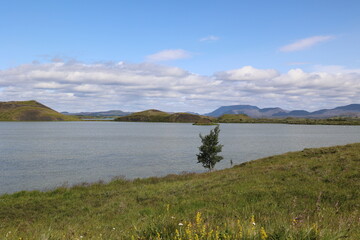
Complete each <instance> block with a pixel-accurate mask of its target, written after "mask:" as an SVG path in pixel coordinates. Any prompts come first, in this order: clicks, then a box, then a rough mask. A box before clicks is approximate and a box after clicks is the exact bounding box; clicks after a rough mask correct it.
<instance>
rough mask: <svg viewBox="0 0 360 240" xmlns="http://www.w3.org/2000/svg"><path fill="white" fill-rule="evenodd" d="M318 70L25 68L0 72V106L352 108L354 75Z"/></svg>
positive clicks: (358, 81) (358, 95)
mask: <svg viewBox="0 0 360 240" xmlns="http://www.w3.org/2000/svg"><path fill="white" fill-rule="evenodd" d="M324 69H325V68H323V69H321V68H320V67H319V69H318V70H317V71H314V72H305V71H303V70H302V69H300V68H294V69H291V70H289V71H288V72H286V73H279V72H278V71H276V70H275V69H257V68H254V67H252V66H245V67H241V68H238V69H233V70H228V71H223V72H218V73H215V74H214V75H212V76H204V75H198V74H195V73H191V72H189V71H186V70H184V69H181V68H177V67H169V66H164V65H159V64H154V63H139V64H129V63H124V62H120V63H100V64H84V63H80V62H49V63H42V64H40V63H31V64H25V65H21V66H18V67H15V68H11V69H6V70H2V71H0V101H10V100H29V99H35V100H38V101H40V102H42V103H44V104H46V105H48V106H50V107H52V108H54V109H56V110H58V111H72V112H74V111H100V110H109V109H120V110H127V111H139V110H145V109H150V108H157V109H160V110H164V111H194V112H200V113H205V112H210V111H212V110H214V109H215V108H216V107H218V106H222V105H233V104H251V105H258V106H259V107H273V106H279V107H282V108H285V109H295V108H303V109H307V110H317V109H319V108H323V107H334V106H339V105H345V104H350V103H358V102H359V99H360V71H359V70H356V69H352V70H347V69H346V68H343V67H340V66H338V67H336V68H335V67H332V68H331V69H332V71H328V72H327V71H323V70H324ZM336 69H337V70H336ZM309 108H313V109H309Z"/></svg>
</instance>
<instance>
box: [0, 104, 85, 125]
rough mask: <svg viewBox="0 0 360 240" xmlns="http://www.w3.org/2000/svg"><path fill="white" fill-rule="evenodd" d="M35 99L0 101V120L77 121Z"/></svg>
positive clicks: (73, 117) (75, 118)
mask: <svg viewBox="0 0 360 240" xmlns="http://www.w3.org/2000/svg"><path fill="white" fill-rule="evenodd" d="M77 120H79V118H77V117H75V116H66V115H64V114H61V113H59V112H57V111H55V110H53V109H51V108H49V107H47V106H45V105H43V104H41V103H39V102H37V101H34V100H31V101H12V102H0V121H77Z"/></svg>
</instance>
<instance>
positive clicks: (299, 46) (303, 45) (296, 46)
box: [280, 36, 334, 52]
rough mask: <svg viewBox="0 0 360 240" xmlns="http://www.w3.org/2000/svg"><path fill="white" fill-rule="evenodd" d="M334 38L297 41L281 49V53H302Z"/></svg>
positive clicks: (312, 38)
mask: <svg viewBox="0 0 360 240" xmlns="http://www.w3.org/2000/svg"><path fill="white" fill-rule="evenodd" d="M333 38H334V37H333V36H313V37H309V38H304V39H300V40H297V41H295V42H293V43H291V44H288V45H285V46H283V47H281V48H280V51H281V52H295V51H300V50H304V49H307V48H310V47H312V46H314V45H316V44H319V43H321V42H326V41H328V40H330V39H333Z"/></svg>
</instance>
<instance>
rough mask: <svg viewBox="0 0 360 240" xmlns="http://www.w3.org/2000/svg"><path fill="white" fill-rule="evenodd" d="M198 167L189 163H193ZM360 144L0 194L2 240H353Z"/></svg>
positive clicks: (359, 204)
mask: <svg viewBox="0 0 360 240" xmlns="http://www.w3.org/2000/svg"><path fill="white" fill-rule="evenodd" d="M194 164H195V162H194ZM359 210H360V143H355V144H349V145H345V146H335V147H327V148H318V149H304V150H303V151H299V152H290V153H286V154H282V155H277V156H272V157H267V158H263V159H259V160H255V161H250V162H247V163H243V164H240V165H236V166H234V167H232V168H229V169H224V170H219V171H213V172H206V173H201V174H195V173H183V174H180V175H168V176H166V177H152V178H145V179H135V180H126V179H122V178H118V179H114V180H113V181H111V182H109V183H103V182H97V183H91V184H90V183H84V184H80V185H77V186H73V187H68V186H63V187H60V188H57V189H54V190H51V191H46V192H41V191H22V192H17V193H14V194H5V195H2V196H0V239H194V240H195V239H360V212H359Z"/></svg>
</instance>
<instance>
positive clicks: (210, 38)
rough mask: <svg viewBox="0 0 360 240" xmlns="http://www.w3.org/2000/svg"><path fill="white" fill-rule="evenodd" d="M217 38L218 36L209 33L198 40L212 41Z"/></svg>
mask: <svg viewBox="0 0 360 240" xmlns="http://www.w3.org/2000/svg"><path fill="white" fill-rule="evenodd" d="M219 39H220V38H219V37H217V36H214V35H210V36H207V37H203V38H200V39H199V41H200V42H214V41H217V40H219Z"/></svg>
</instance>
